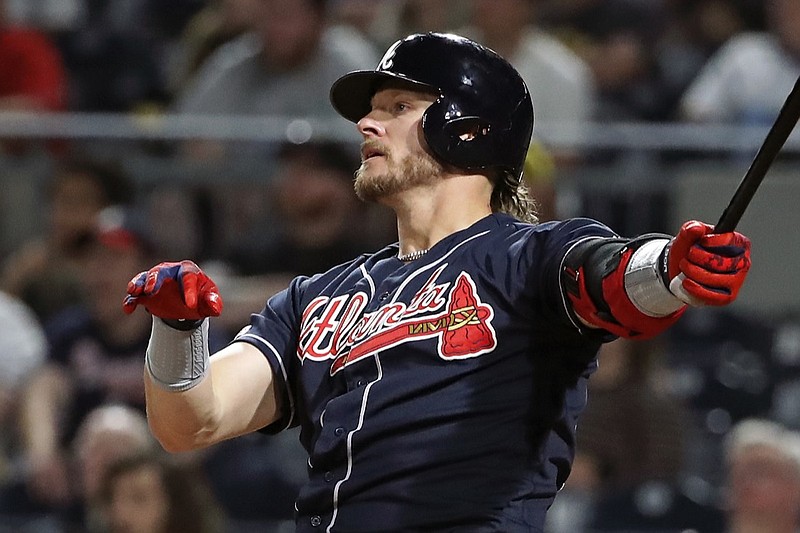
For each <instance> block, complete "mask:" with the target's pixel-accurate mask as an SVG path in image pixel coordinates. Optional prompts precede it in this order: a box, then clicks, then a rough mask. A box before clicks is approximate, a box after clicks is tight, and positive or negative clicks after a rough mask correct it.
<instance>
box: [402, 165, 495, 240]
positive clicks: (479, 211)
mask: <svg viewBox="0 0 800 533" xmlns="http://www.w3.org/2000/svg"><path fill="white" fill-rule="evenodd" d="M490 198H491V187H490V186H487V184H486V178H485V177H483V176H457V177H454V178H450V179H446V180H443V181H442V182H440V183H437V184H435V185H432V186H428V187H424V188H416V189H413V190H410V191H406V192H404V193H403V194H402V195H401V197H400V198H398V199H397V201H395V202H393V204H392V208H393V209H394V211H395V213H396V215H397V236H398V239H399V241H400V253H401V255H402V254H407V253H409V252H412V251H415V250H426V249H429V248H431V247H432V246H433V245H434V244H436V243H437V242H439V241H440V240H441V239H443V238H445V237H447V236H448V235H451V234H453V233H455V232H457V231H460V230H463V229H465V228H468V227H469V226H471V225H472V224H474V223H475V222H477V221H478V220H480V219H482V218H484V217H486V216H487V215H489V214H490V213H491V212H492V211H491V207H490V206H489V200H490Z"/></svg>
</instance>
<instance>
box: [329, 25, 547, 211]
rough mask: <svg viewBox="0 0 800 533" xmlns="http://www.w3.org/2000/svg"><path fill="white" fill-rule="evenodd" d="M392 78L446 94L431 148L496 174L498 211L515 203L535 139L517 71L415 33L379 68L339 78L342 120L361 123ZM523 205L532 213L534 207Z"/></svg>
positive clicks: (428, 126) (335, 90)
mask: <svg viewBox="0 0 800 533" xmlns="http://www.w3.org/2000/svg"><path fill="white" fill-rule="evenodd" d="M387 80H403V81H405V82H408V83H410V84H412V85H416V86H418V87H419V88H420V89H421V90H427V91H433V92H435V93H436V94H438V95H439V97H438V98H437V99H436V101H435V102H434V103H433V104H431V105H430V107H428V109H427V110H426V111H425V113H424V115H423V117H422V130H423V134H424V136H425V141H426V142H427V144H428V146H429V147H430V148H431V150H432V151H433V153H434V155H435V156H436V157H437V158H438V159H440V160H441V161H442V162H444V163H447V164H450V165H453V166H455V167H458V168H462V169H465V170H480V171H489V172H490V174H496V178H495V179H496V182H495V189H496V192H497V196H498V197H503V198H505V200H504V201H500V200H498V205H500V204H502V205H506V204H508V202H509V201H511V199H512V197H513V196H514V193H515V191H516V190H517V189H518V187H519V185H520V180H521V178H522V169H523V165H524V162H525V155H526V153H527V151H528V147H529V145H530V142H531V135H532V133H533V103H532V102H531V97H530V93H529V92H528V88H527V87H526V86H525V82H524V81H523V80H522V78H521V77H520V75H519V73H518V72H517V71H516V69H514V67H512V66H511V64H510V63H508V61H506V60H505V59H503V58H502V57H500V56H499V55H498V54H497V53H495V52H494V51H492V50H490V49H489V48H487V47H485V46H483V45H480V44H478V43H476V42H474V41H471V40H469V39H466V38H464V37H461V36H458V35H453V34H445V33H424V34H414V35H410V36H408V37H406V38H404V39H401V40H399V41H397V42H396V43H394V44H393V45H392V46H390V47H389V48H388V50H387V51H386V53H385V54H384V56H383V58H381V60H380V62H379V63H378V66H377V67H375V69H374V70H361V71H355V72H350V73H348V74H345V75H344V76H342V77H341V78H339V79H338V80H337V81H336V82H335V83H334V84H333V86H332V87H331V94H330V97H331V103H332V104H333V107H334V108H335V109H336V110H337V112H338V113H339V114H340V115H342V116H343V117H345V118H346V119H348V120H350V121H351V122H358V121H359V120H361V118H362V117H364V116H365V115H366V114H367V113H369V112H370V110H371V108H370V100H371V98H372V96H373V95H374V93H375V91H376V90H377V87H378V86H379V84H380V83H382V82H385V81H387ZM518 200H520V201H519V202H517V203H518V204H524V205H526V207H525V210H527V211H529V209H530V203H529V201H524V200H521V199H518ZM512 203H514V202H512ZM493 207H494V206H493ZM514 211H515V212H516V211H517V210H514ZM515 212H512V214H516V213H515Z"/></svg>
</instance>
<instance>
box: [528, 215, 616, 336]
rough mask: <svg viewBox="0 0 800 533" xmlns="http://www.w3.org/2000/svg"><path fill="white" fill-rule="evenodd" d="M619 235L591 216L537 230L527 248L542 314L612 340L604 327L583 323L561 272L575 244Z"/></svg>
mask: <svg viewBox="0 0 800 533" xmlns="http://www.w3.org/2000/svg"><path fill="white" fill-rule="evenodd" d="M617 238H619V236H618V235H617V234H616V233H615V232H614V231H613V230H611V229H610V228H609V227H607V226H606V225H604V224H603V223H601V222H598V221H596V220H592V219H588V218H574V219H569V220H565V221H563V222H557V223H551V224H548V225H547V226H545V227H544V228H542V229H541V230H540V231H536V232H535V233H534V234H533V235H532V236H531V242H529V243H528V245H527V247H526V249H525V255H526V259H527V261H530V268H529V273H528V275H527V277H526V278H525V279H526V281H527V283H528V289H527V291H528V293H529V294H531V295H532V296H533V297H534V301H535V302H537V303H536V304H534V305H535V306H537V312H538V313H539V314H540V315H541V316H545V317H548V318H549V319H551V320H552V321H553V322H555V323H558V324H560V325H562V326H565V327H566V328H568V329H570V330H572V331H575V332H578V333H580V334H581V335H583V336H587V335H588V336H593V337H598V338H599V339H600V340H602V341H608V340H612V339H613V338H614V336H613V335H609V334H608V333H607V332H605V331H602V330H596V329H593V328H589V327H587V326H585V325H584V324H582V323H581V322H580V321H579V320H578V319H577V317H576V316H575V313H574V312H573V310H572V306H571V304H570V300H569V298H568V296H567V292H566V290H565V287H564V286H563V283H562V275H561V272H562V271H563V269H564V267H565V260H566V257H567V255H568V254H569V253H570V251H571V250H573V249H574V248H575V247H577V246H580V245H582V244H585V243H587V242H589V241H593V240H605V239H617Z"/></svg>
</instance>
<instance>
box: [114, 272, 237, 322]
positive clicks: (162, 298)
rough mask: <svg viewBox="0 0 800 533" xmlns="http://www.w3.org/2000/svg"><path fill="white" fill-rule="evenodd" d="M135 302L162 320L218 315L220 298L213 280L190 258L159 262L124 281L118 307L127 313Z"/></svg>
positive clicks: (220, 309)
mask: <svg viewBox="0 0 800 533" xmlns="http://www.w3.org/2000/svg"><path fill="white" fill-rule="evenodd" d="M139 305H143V306H144V307H145V309H147V310H148V311H149V312H150V313H151V314H152V315H153V316H157V317H159V318H163V319H168V320H169V319H172V320H201V319H203V318H205V317H208V316H219V315H220V313H221V312H222V297H221V296H220V295H219V289H218V288H217V285H216V284H215V283H214V281H213V280H212V279H211V278H209V277H208V276H207V275H206V274H205V273H204V272H203V271H202V270H200V267H198V266H197V265H196V264H194V263H193V262H192V261H181V262H179V263H159V264H158V265H156V266H154V267H153V268H151V269H150V270H147V271H145V272H140V273H139V274H137V275H136V276H134V277H133V279H131V281H130V282H129V283H128V294H127V296H125V299H124V301H123V303H122V309H123V311H125V312H126V313H128V314H130V313H133V311H134V310H135V309H136V307H137V306H139Z"/></svg>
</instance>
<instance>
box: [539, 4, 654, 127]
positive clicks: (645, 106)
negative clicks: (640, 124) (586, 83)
mask: <svg viewBox="0 0 800 533" xmlns="http://www.w3.org/2000/svg"><path fill="white" fill-rule="evenodd" d="M542 11H543V19H544V20H545V21H546V24H547V25H548V26H551V27H552V28H553V31H554V32H555V34H556V35H558V36H559V37H560V38H562V39H563V40H565V42H567V43H568V44H569V45H570V46H571V47H572V48H573V49H574V50H575V51H576V52H577V53H578V55H580V56H581V57H583V58H584V59H585V60H586V62H587V63H588V65H589V67H590V69H591V71H592V73H593V76H594V81H595V87H596V90H597V106H596V109H595V115H594V116H595V118H597V119H599V120H658V119H660V118H661V117H662V116H663V113H664V109H663V101H662V98H661V96H662V95H661V86H660V80H659V75H658V72H657V67H656V62H655V60H654V51H653V46H654V45H655V43H657V42H658V37H659V36H660V35H661V33H662V32H663V31H664V22H665V20H666V19H665V10H664V1H663V0H656V1H651V2H641V1H639V0H558V1H555V0H550V1H547V2H546V6H543V10H542Z"/></svg>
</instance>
